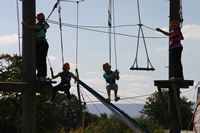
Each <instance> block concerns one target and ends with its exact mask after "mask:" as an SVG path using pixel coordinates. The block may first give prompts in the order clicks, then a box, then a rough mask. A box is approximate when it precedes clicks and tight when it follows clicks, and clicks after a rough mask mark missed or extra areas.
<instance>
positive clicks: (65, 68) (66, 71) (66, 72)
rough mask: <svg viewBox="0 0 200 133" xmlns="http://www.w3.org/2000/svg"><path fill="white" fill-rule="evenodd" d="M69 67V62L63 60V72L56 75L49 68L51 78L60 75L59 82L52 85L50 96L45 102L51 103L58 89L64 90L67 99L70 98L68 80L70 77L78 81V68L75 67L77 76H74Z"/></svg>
mask: <svg viewBox="0 0 200 133" xmlns="http://www.w3.org/2000/svg"><path fill="white" fill-rule="evenodd" d="M69 69H70V65H69V63H68V62H65V63H64V64H63V72H60V73H58V74H57V75H55V76H54V74H53V69H52V68H50V70H51V77H52V79H55V78H58V77H60V78H61V82H60V84H58V85H57V86H55V87H53V91H52V95H51V98H50V100H49V101H47V102H46V103H48V104H53V100H54V97H55V95H56V92H58V91H64V92H65V94H67V99H68V100H71V95H70V92H69V89H70V88H71V83H70V80H71V77H72V78H74V79H75V80H76V81H78V79H79V76H78V69H76V73H77V76H75V75H74V74H73V73H72V72H70V71H69Z"/></svg>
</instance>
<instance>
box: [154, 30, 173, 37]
mask: <svg viewBox="0 0 200 133" xmlns="http://www.w3.org/2000/svg"><path fill="white" fill-rule="evenodd" d="M156 31H158V32H161V33H163V34H164V35H166V36H172V35H173V33H172V32H166V31H163V30H161V29H160V28H156Z"/></svg>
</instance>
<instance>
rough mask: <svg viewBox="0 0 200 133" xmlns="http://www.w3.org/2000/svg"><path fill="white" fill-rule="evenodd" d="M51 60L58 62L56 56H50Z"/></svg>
mask: <svg viewBox="0 0 200 133" xmlns="http://www.w3.org/2000/svg"><path fill="white" fill-rule="evenodd" d="M48 58H49V60H56V57H55V56H48Z"/></svg>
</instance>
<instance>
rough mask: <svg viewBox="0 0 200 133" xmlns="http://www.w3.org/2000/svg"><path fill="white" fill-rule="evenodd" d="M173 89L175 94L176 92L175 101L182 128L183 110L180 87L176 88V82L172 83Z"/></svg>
mask: <svg viewBox="0 0 200 133" xmlns="http://www.w3.org/2000/svg"><path fill="white" fill-rule="evenodd" d="M172 86H173V87H172V90H173V94H174V101H175V105H176V113H177V116H178V121H179V126H180V127H181V128H182V120H181V112H180V104H179V103H180V102H179V101H180V100H179V99H180V98H179V93H180V92H179V90H180V89H179V88H176V85H175V84H172ZM177 95H178V96H177Z"/></svg>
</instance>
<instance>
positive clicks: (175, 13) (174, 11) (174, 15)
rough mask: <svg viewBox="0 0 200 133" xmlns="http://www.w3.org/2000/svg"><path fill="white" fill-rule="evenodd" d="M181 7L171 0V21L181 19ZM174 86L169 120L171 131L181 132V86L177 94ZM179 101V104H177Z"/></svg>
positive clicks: (170, 56)
mask: <svg viewBox="0 0 200 133" xmlns="http://www.w3.org/2000/svg"><path fill="white" fill-rule="evenodd" d="M179 9H180V0H170V22H171V21H172V20H174V19H175V20H178V21H180V14H179ZM173 76H174V66H173V60H172V55H171V49H170V47H169V78H171V77H173ZM173 89H175V88H173V87H170V88H169V99H170V101H169V104H170V105H169V106H170V109H169V111H170V113H169V114H170V118H169V119H170V120H169V132H170V133H180V129H181V125H180V123H179V122H178V121H179V118H178V114H177V112H178V111H177V108H179V107H177V106H180V104H179V103H180V102H179V100H180V94H179V92H180V88H176V94H174V93H173V92H174V91H173ZM175 95H176V96H177V97H178V101H176V100H175V97H174V96H175ZM176 103H178V104H176Z"/></svg>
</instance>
